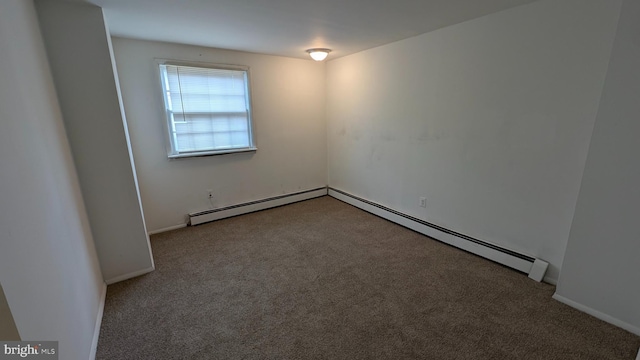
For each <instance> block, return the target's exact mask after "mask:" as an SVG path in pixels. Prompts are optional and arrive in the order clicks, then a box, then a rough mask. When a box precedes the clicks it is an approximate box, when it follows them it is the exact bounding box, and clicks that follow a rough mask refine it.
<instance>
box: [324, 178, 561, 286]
mask: <svg viewBox="0 0 640 360" xmlns="http://www.w3.org/2000/svg"><path fill="white" fill-rule="evenodd" d="M328 189H329V191H328V194H329V196H331V197H334V198H336V199H338V200H340V201H343V202H346V203H347V204H350V205H353V206H355V207H357V208H360V209H362V210H365V211H367V212H370V213H372V214H374V215H377V216H380V217H382V218H384V219H387V220H389V221H392V222H394V223H396V224H399V225H402V226H404V227H406V228H409V229H411V230H414V231H417V232H419V233H421V234H424V235H426V236H429V237H430V238H433V239H436V240H438V241H440V242H443V243H445V244H449V245H452V246H455V247H457V248H459V249H462V250H465V251H468V252H470V253H473V254H476V255H479V256H482V257H483V258H486V259H489V260H492V261H494V262H497V263H499V264H502V265H505V266H508V267H510V268H512V269H515V270H518V271H520V272H523V273H525V274H528V275H529V277H530V278H532V279H534V280H536V281H542V279H543V278H544V275H545V273H546V271H547V267H548V266H549V264H548V263H547V262H545V261H542V260H540V259H536V258H534V257H532V256H529V255H525V254H521V253H518V252H516V251H513V250H510V249H506V248H503V247H501V246H498V245H495V244H491V243H489V242H486V241H482V240H478V239H475V238H473V237H471V236H467V235H464V234H461V233H458V232H455V231H452V230H449V229H446V228H443V227H442V226H438V225H435V224H432V223H429V222H427V221H424V220H421V219H418V218H415V217H413V216H410V215H407V214H404V213H401V212H399V211H396V210H393V209H390V208H388V207H386V206H383V205H380V204H377V203H375V202H373V201H369V200H366V199H363V198H360V197H358V196H355V195H352V194H349V193H347V192H345V191H342V190H338V189H335V188H332V187H329V188H328Z"/></svg>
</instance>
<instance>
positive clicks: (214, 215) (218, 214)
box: [189, 187, 327, 226]
mask: <svg viewBox="0 0 640 360" xmlns="http://www.w3.org/2000/svg"><path fill="white" fill-rule="evenodd" d="M325 195H327V188H326V187H321V188H316V189H311V190H305V191H300V192H296V193H291V194H284V195H279V196H274V197H270V198H266V199H261V200H256V201H250V202H246V203H242V204H236V205H230V206H225V207H222V208H218V209H212V210H206V211H200V212H195V213H191V214H189V225H192V226H193V225H199V224H203V223H206V222H210V221H214V220H220V219H224V218H228V217H232V216H237V215H242V214H248V213H251V212H254V211H260V210H265V209H269V208H273V207H278V206H282V205H287V204H291V203H294V202H298V201H303V200H308V199H313V198H316V197H320V196H325Z"/></svg>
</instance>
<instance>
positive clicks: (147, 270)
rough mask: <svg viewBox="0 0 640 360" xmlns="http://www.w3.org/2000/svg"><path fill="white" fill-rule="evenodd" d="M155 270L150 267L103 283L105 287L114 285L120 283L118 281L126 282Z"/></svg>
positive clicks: (153, 267)
mask: <svg viewBox="0 0 640 360" xmlns="http://www.w3.org/2000/svg"><path fill="white" fill-rule="evenodd" d="M155 269H156V268H155V266H151V267H148V268H146V269H142V270H138V271H134V272H130V273H128V274H124V275H120V276H116V277H114V278H111V279H108V280H105V281H104V282H106V283H107V285H111V284H115V283H117V282H120V281H124V280H128V279H131V278H134V277H136V276H140V275H144V274H146V273H150V272H152V271H153V270H155Z"/></svg>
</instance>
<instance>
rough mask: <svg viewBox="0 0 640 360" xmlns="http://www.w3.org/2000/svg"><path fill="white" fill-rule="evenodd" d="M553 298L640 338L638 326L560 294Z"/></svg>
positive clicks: (554, 295)
mask: <svg viewBox="0 0 640 360" xmlns="http://www.w3.org/2000/svg"><path fill="white" fill-rule="evenodd" d="M553 298H554V299H556V300H558V301H560V302H561V303H563V304H565V305H569V306H571V307H572V308H574V309H578V310H580V311H582V312H584V313H587V314H589V315H591V316H593V317H595V318H598V319H600V320H602V321H604V322H608V323H609V324H612V325H615V326H617V327H619V328H622V329H625V330H627V331H628V332H630V333H633V334H636V335H638V336H640V328H639V327H637V326H633V325H631V324H629V323H626V322H624V321H622V320H620V319H616V318H614V317H613V316H610V315H607V314H605V313H602V312H600V311H598V310H595V309H593V308H590V307H588V306H586V305H582V304H580V303H578V302H575V301H573V300H571V299H567V298H566V297H564V296H562V295H558V293H555V294H553Z"/></svg>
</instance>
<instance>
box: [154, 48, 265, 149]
mask: <svg viewBox="0 0 640 360" xmlns="http://www.w3.org/2000/svg"><path fill="white" fill-rule="evenodd" d="M161 65H173V66H188V67H195V68H208V69H216V70H234V71H243V72H244V73H245V87H246V89H245V91H246V97H247V107H248V109H247V117H248V120H247V126H248V129H247V131H248V136H249V146H248V147H242V148H225V149H219V150H193V151H177V150H176V145H175V140H174V137H173V136H172V134H173V131H172V129H173V127H174V122H173V121H172V117H171V114H170V112H169V110H168V109H167V87H166V84H165V82H164V76H163V75H162V70H161V68H160V67H161ZM156 72H157V78H158V79H159V81H160V89H161V90H162V112H163V113H164V118H165V121H164V126H163V128H164V134H165V144H166V150H167V157H168V158H169V159H178V158H188V157H199V156H212V155H222V154H232V153H240V152H255V151H257V150H258V148H257V147H256V141H255V136H254V123H253V104H252V102H251V76H250V72H249V67H248V66H241V65H229V64H213V63H203V62H193V61H180V60H167V59H156Z"/></svg>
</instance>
